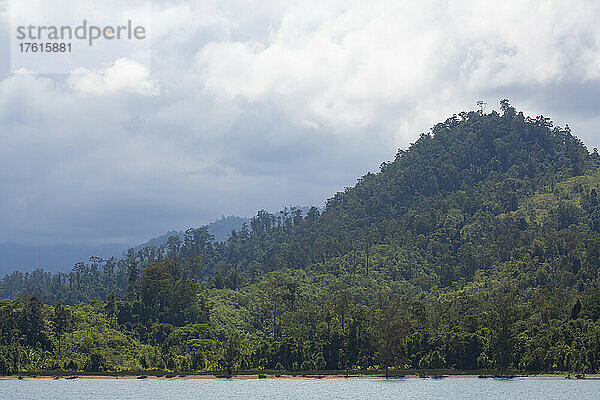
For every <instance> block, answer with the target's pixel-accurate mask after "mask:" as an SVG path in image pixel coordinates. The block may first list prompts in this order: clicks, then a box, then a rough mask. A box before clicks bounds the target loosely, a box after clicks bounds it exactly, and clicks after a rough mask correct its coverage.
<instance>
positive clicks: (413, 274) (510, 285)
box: [0, 100, 600, 375]
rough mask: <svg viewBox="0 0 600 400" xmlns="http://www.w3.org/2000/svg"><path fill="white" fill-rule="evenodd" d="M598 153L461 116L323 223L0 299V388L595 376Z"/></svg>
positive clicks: (197, 238)
mask: <svg viewBox="0 0 600 400" xmlns="http://www.w3.org/2000/svg"><path fill="white" fill-rule="evenodd" d="M599 268H600V156H599V155H598V153H597V151H596V149H594V150H593V151H589V150H588V149H587V148H586V146H585V145H584V144H583V143H582V142H581V141H580V140H579V139H578V138H577V137H576V136H575V135H574V134H573V133H572V132H571V130H570V129H569V127H568V126H565V127H559V126H554V124H553V122H552V121H551V120H550V119H549V118H546V117H543V116H538V117H528V116H525V115H524V114H523V113H522V112H519V111H517V110H515V109H514V108H513V107H512V106H511V105H510V104H509V102H508V101H507V100H503V101H502V102H501V103H500V111H499V112H496V111H492V112H490V113H483V112H481V111H469V112H461V113H459V114H457V115H453V116H452V117H450V118H448V119H447V120H446V121H444V122H441V123H438V124H436V125H435V126H434V127H433V128H432V129H431V130H430V131H429V132H426V133H423V134H421V135H420V137H419V138H418V140H416V141H415V143H413V144H411V145H410V147H409V148H407V149H401V150H399V151H398V152H397V153H396V155H395V157H394V159H393V160H392V161H389V162H383V163H382V164H381V167H380V170H379V171H378V172H376V173H368V174H366V175H364V176H362V177H361V178H359V179H358V181H357V183H356V184H355V186H353V187H348V188H346V189H345V190H344V191H342V192H339V193H336V194H334V195H333V196H332V197H331V198H329V199H328V200H327V202H326V207H325V208H324V209H323V210H322V211H321V210H320V209H319V208H317V207H313V208H310V209H309V210H308V211H306V210H303V209H298V208H294V207H291V208H284V209H283V210H281V211H280V212H279V213H276V214H271V213H269V212H266V211H264V210H262V211H259V212H258V213H257V214H256V216H255V217H253V218H252V220H251V221H250V222H249V224H244V225H243V226H242V228H241V229H240V230H238V231H233V232H232V233H231V235H229V237H228V238H227V239H226V240H224V241H218V240H215V238H214V236H213V235H211V234H210V233H209V232H208V230H207V228H206V226H203V227H199V228H190V229H188V230H187V231H185V233H184V234H183V235H182V236H172V237H170V238H169V239H168V240H167V242H166V243H165V244H163V245H161V246H158V247H156V246H153V245H148V246H144V247H143V248H138V249H130V250H129V252H128V253H127V256H126V257H124V258H122V259H116V258H110V259H102V258H100V257H91V258H90V259H89V260H84V261H82V262H79V263H77V264H75V265H74V266H73V268H72V270H71V272H69V273H61V272H59V273H50V272H46V271H44V270H37V271H35V272H33V273H22V272H18V271H16V272H13V273H11V274H9V275H6V276H4V278H2V280H1V283H0V297H1V298H2V299H4V300H2V301H0V331H1V336H0V374H4V375H10V374H24V373H30V374H34V373H59V372H61V371H62V372H65V373H72V374H76V373H85V372H88V373H98V372H101V373H113V372H114V373H127V372H136V373H137V372H143V371H146V372H147V373H151V372H152V371H161V372H162V373H203V372H211V373H221V374H227V375H231V374H235V373H241V372H244V371H254V372H262V373H265V372H266V371H271V372H272V371H287V372H293V373H302V372H307V371H313V372H315V371H353V372H361V371H395V372H396V373H402V371H408V370H436V371H447V372H448V371H450V372H451V371H457V372H458V371H481V370H488V371H499V373H502V374H508V373H538V372H568V373H578V374H579V373H582V374H583V373H596V372H599V371H600V290H599V288H600V276H599V271H600V269H599Z"/></svg>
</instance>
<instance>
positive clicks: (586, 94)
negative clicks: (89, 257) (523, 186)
mask: <svg viewBox="0 0 600 400" xmlns="http://www.w3.org/2000/svg"><path fill="white" fill-rule="evenodd" d="M14 1H17V0H14ZM8 9H9V3H8V1H7V0H0V53H1V54H3V56H1V57H0V243H25V244H63V243H88V244H103V243H121V242H123V243H125V242H128V243H131V242H140V241H143V240H144V239H147V238H148V237H152V236H154V235H157V234H160V233H164V232H166V231H168V230H170V229H184V228H186V227H190V226H199V225H202V224H204V223H208V222H210V221H212V220H214V219H215V218H217V217H220V216H221V215H240V216H250V215H254V214H255V213H256V211H257V210H259V209H267V210H272V211H275V210H278V209H280V208H281V207H283V206H290V205H301V206H305V205H317V206H321V205H323V204H324V202H325V200H326V199H327V198H329V197H331V196H332V195H333V194H334V193H335V192H337V191H340V190H343V188H344V187H346V186H351V185H353V184H354V183H355V182H356V179H357V178H358V177H360V176H362V175H364V174H365V173H367V172H369V171H377V170H378V167H379V165H380V164H381V163H382V162H383V161H387V160H391V159H393V157H394V155H395V153H396V152H397V150H398V149H399V148H406V147H408V146H409V145H410V143H412V142H414V141H415V140H416V139H417V138H418V136H419V134H420V133H421V132H426V131H428V130H429V129H430V128H431V127H432V126H433V125H435V124H436V123H437V122H440V121H443V120H445V119H446V118H448V117H450V116H452V115H453V114H457V113H459V112H461V111H465V110H472V109H476V102H477V100H480V99H481V100H484V101H486V102H487V103H488V106H487V109H486V111H490V110H492V109H498V108H499V101H500V100H501V99H504V98H508V99H509V100H510V101H511V103H512V104H513V105H514V106H515V107H516V108H517V109H518V110H523V111H524V112H525V113H526V114H527V115H531V116H536V115H540V114H543V115H545V116H548V117H551V118H552V119H553V120H554V121H555V123H556V124H558V125H561V126H563V125H564V124H566V123H568V125H569V126H570V128H571V130H572V131H573V133H574V134H575V135H577V136H579V137H580V138H581V139H582V140H583V141H584V142H585V143H586V144H587V145H588V147H589V148H590V149H591V148H592V147H595V146H600V136H598V134H597V127H598V126H599V125H600V114H599V112H598V110H600V48H599V46H600V24H598V23H597V21H599V20H600V2H593V1H589V2H587V1H576V2H552V1H526V0H525V1H524V0H521V1H502V2H497V1H478V2H471V1H465V2H461V1H451V2H450V1H418V2H416V1H400V0H394V1H377V0H372V1H369V2H366V1H360V2H355V1H349V0H344V1H327V0H318V1H302V2H298V1H285V0H277V1H256V2H251V1H242V0H218V1H212V0H205V1H178V0H174V1H159V0H156V1H154V2H153V3H152V24H151V27H149V29H148V30H149V35H150V37H151V40H152V42H151V43H152V44H151V57H150V58H149V59H150V62H149V63H148V62H146V63H143V62H140V61H138V58H136V55H135V54H131V55H130V56H126V57H119V58H117V59H114V60H110V62H107V63H105V64H104V65H103V66H102V67H99V68H95V69H86V68H83V69H79V70H77V71H73V72H70V73H66V74H56V75H42V74H32V73H26V72H24V71H16V72H11V68H10V60H9V59H10V57H9V47H10V45H9V43H10V35H11V34H12V31H11V28H10V26H9V25H10V24H9V15H8V14H9V13H8Z"/></svg>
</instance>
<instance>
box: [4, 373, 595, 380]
mask: <svg viewBox="0 0 600 400" xmlns="http://www.w3.org/2000/svg"><path fill="white" fill-rule="evenodd" d="M568 376H569V374H566V373H556V374H528V375H526V374H515V375H510V376H506V377H505V376H500V375H496V376H494V375H483V376H482V375H477V374H450V373H448V374H439V375H438V374H414V373H413V374H407V375H393V374H390V375H389V376H388V377H387V379H388V380H404V379H431V380H442V379H502V380H511V379H567V377H568ZM29 379H47V380H72V379H138V380H148V379H150V380H157V379H160V380H181V379H213V380H231V379H240V380H246V379H257V380H258V379H315V380H320V379H386V376H385V374H348V375H346V374H326V373H324V374H312V373H311V374H287V373H284V374H270V373H267V374H253V373H241V374H239V375H232V376H225V375H221V374H171V375H169V374H163V375H160V374H158V375H157V374H149V375H146V374H143V373H141V374H131V373H124V374H122V375H121V374H101V373H96V374H89V375H88V374H81V375H79V374H69V375H64V374H59V375H47V374H44V375H39V374H38V375H36V374H32V375H20V376H19V375H8V376H1V377H0V380H29ZM571 379H573V380H586V379H600V374H589V375H586V376H585V378H582V379H577V378H575V375H574V374H572V375H571Z"/></svg>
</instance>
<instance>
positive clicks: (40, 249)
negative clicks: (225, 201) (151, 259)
mask: <svg viewBox="0 0 600 400" xmlns="http://www.w3.org/2000/svg"><path fill="white" fill-rule="evenodd" d="M249 222H250V218H243V217H237V216H228V217H225V216H222V217H221V218H219V219H217V220H215V221H213V222H211V223H210V224H208V225H207V227H208V231H209V232H210V233H211V234H212V235H214V237H215V240H217V241H223V240H226V239H227V237H228V236H229V235H230V234H231V231H232V230H234V229H235V230H239V229H240V228H241V227H242V225H243V224H244V223H249ZM173 235H180V236H181V235H183V232H182V231H169V232H167V233H165V234H163V235H160V236H157V237H154V238H152V239H149V240H148V241H146V242H144V243H142V244H139V245H136V244H134V243H113V244H105V245H86V244H55V245H28V244H18V243H0V274H2V275H4V274H8V273H10V272H12V271H21V272H31V271H34V270H36V269H38V268H43V269H44V270H46V271H49V272H59V271H62V272H67V271H69V270H71V268H72V267H73V265H74V264H75V263H76V262H79V261H87V260H88V259H89V258H90V257H91V256H97V257H102V258H110V257H117V258H120V257H122V256H123V254H124V253H125V252H126V251H127V249H129V248H130V247H134V248H136V249H137V248H140V247H144V246H148V245H155V246H156V247H159V246H160V245H162V244H164V243H166V241H167V239H168V238H169V236H173Z"/></svg>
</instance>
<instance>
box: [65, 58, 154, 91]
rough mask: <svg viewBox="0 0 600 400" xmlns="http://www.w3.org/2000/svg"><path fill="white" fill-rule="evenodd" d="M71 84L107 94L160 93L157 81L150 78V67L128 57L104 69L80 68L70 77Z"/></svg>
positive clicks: (83, 89) (77, 87)
mask: <svg viewBox="0 0 600 400" xmlns="http://www.w3.org/2000/svg"><path fill="white" fill-rule="evenodd" d="M68 82H69V85H70V86H71V88H72V89H73V90H75V91H78V92H82V93H88V94H94V95H106V94H114V93H118V92H128V93H136V94H139V95H142V96H156V95H158V94H159V90H158V87H157V85H156V83H155V82H154V81H153V80H152V79H151V78H150V72H149V71H148V68H147V67H146V66H144V65H142V64H139V63H137V62H135V61H132V60H129V59H127V58H120V59H118V60H116V61H115V62H114V64H113V65H111V66H110V67H107V68H106V69H104V70H102V71H89V70H87V69H85V68H79V69H76V70H75V71H73V72H72V73H71V75H70V77H69V80H68Z"/></svg>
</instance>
